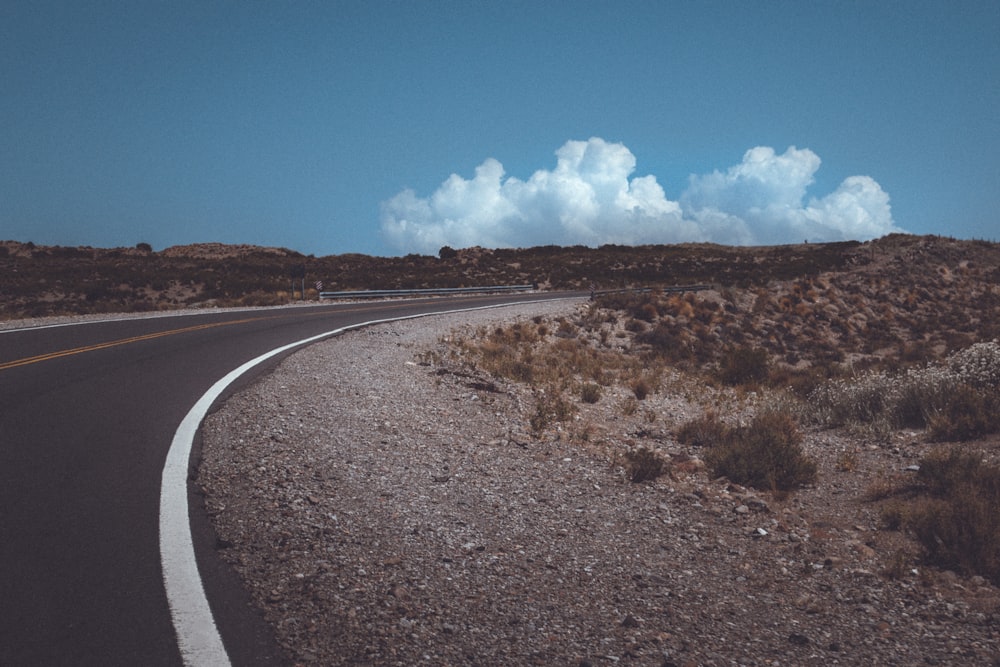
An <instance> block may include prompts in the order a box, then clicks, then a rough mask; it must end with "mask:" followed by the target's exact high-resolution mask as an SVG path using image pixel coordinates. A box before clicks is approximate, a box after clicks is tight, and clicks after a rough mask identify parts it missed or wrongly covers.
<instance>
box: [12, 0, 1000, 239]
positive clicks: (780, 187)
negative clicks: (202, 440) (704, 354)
mask: <svg viewBox="0 0 1000 667" xmlns="http://www.w3.org/2000/svg"><path fill="white" fill-rule="evenodd" d="M998 35H1000V3H998V2H995V0H991V1H984V2H973V1H965V2H963V1H961V0H960V1H957V2H947V3H946V2H919V1H911V2H817V3H811V2H809V3H806V2H798V1H796V2H712V1H705V2H665V1H664V2H588V1H579V2H519V1H508V2H502V3H494V2H490V3H487V2H445V1H440V2H437V1H435V2H421V1H417V0H414V1H409V2H379V1H372V0H368V1H365V2H334V1H328V2H315V3H313V2H305V1H298V2H277V1H276V2H248V1H244V2H221V1H219V2H212V1H207V2H206V1H200V2H183V1H180V0H178V1H170V2H153V1H151V0H132V1H128V2H86V1H84V2H79V1H76V0H73V1H69V2H45V1H31V2H20V1H18V0H7V2H4V3H2V4H0V72H2V76H0V239H13V240H20V241H33V242H35V243H38V244H46V245H92V246H105V247H113V246H132V245H135V244H136V243H139V242H147V243H151V244H152V245H153V247H154V248H156V249H161V248H163V247H166V246H170V245H175V244H184V243H194V242H205V241H221V242H226V243H253V244H260V245H274V246H284V247H289V248H293V249H296V250H299V251H301V252H305V253H311V254H316V255H328V254H339V253H346V252H361V253H367V254H376V255H396V254H405V253H408V252H420V253H425V254H434V253H436V252H437V249H438V248H439V247H440V246H441V245H452V246H453V247H460V246H463V245H484V246H515V247H517V246H528V245H537V244H544V243H558V244H572V243H582V244H587V245H599V244H601V243H606V242H612V243H645V242H664V243H671V242H678V241H715V242H722V243H750V244H756V243H783V242H788V243H797V242H801V241H802V240H804V239H809V240H815V241H821V240H835V239H838V238H862V239H863V238H872V237H876V236H880V235H882V234H884V233H886V232H890V231H899V230H905V231H907V232H912V233H918V234H926V233H934V234H945V235H953V236H957V237H960V238H987V239H993V240H1000V234H998V231H1000V224H998V223H1000V218H998V215H997V212H998V210H1000V187H998V186H1000V122H998V120H997V116H996V114H997V109H1000V39H998V38H997V36H998Z"/></svg>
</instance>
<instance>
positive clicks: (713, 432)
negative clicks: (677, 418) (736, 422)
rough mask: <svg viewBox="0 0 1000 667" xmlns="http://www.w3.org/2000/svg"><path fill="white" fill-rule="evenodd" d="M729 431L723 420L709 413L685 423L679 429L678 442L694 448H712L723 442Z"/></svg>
mask: <svg viewBox="0 0 1000 667" xmlns="http://www.w3.org/2000/svg"><path fill="white" fill-rule="evenodd" d="M728 431H729V429H728V428H727V427H726V425H725V424H723V423H722V420H720V419H719V418H718V416H717V415H716V414H715V413H714V412H712V411H709V412H706V413H705V414H703V415H702V416H700V417H696V418H695V419H692V420H691V421H689V422H685V423H684V424H683V425H682V426H681V427H680V428H679V429H677V441H678V442H679V443H681V444H682V445H691V446H693V447H711V446H712V445H715V444H716V443H719V442H722V441H723V440H724V439H725V438H726V436H727V434H728Z"/></svg>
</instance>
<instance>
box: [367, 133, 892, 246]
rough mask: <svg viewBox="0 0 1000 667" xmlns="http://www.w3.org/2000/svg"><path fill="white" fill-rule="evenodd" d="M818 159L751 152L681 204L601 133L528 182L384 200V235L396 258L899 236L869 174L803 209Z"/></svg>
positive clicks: (694, 182) (475, 182) (447, 185)
mask: <svg viewBox="0 0 1000 667" xmlns="http://www.w3.org/2000/svg"><path fill="white" fill-rule="evenodd" d="M819 166H820V159H819V156H817V155H816V154H815V153H813V152H812V151H810V150H809V149H802V150H799V149H797V148H795V147H794V146H793V147H791V148H789V149H788V150H786V151H785V153H784V154H782V155H777V154H776V153H775V151H774V149H772V148H769V147H763V146H762V147H757V148H752V149H750V150H749V151H747V152H746V154H744V156H743V160H742V162H741V163H740V164H738V165H735V166H733V167H730V168H729V169H727V170H726V171H725V172H719V171H715V172H713V173H711V174H706V175H701V176H692V177H691V178H690V180H689V183H688V187H687V189H686V190H684V192H683V193H682V194H681V196H680V199H679V201H671V200H670V199H668V198H667V196H666V194H665V193H664V190H663V188H662V187H661V186H660V184H659V183H658V182H657V180H656V177H655V176H652V175H646V176H638V177H633V174H634V172H635V169H636V159H635V156H634V155H633V154H632V152H631V151H630V150H629V149H628V148H626V147H625V146H624V145H622V144H620V143H609V142H607V141H604V140H603V139H600V138H598V137H593V138H591V139H589V140H587V141H568V142H566V143H565V144H564V145H563V146H562V147H561V148H559V150H557V151H556V166H555V168H554V169H551V170H546V169H540V170H538V171H536V172H535V173H534V174H532V175H531V177H530V178H529V179H528V180H520V179H518V178H516V177H514V176H507V175H506V174H505V172H504V168H503V165H502V164H500V162H498V161H497V160H495V159H493V158H489V159H487V160H486V161H484V162H483V163H482V164H481V165H479V167H477V168H476V173H475V176H473V178H471V179H465V178H463V177H461V176H459V175H457V174H452V175H451V176H450V177H448V179H447V180H445V181H444V182H443V183H442V184H441V185H440V186H439V187H438V189H437V190H436V191H435V192H434V193H433V194H431V195H430V196H429V197H426V198H424V197H420V196H418V195H417V194H416V193H415V192H413V191H412V190H403V191H402V192H400V193H399V194H397V195H396V196H395V197H393V198H392V199H389V200H388V201H385V202H382V205H381V227H382V234H383V236H384V238H385V239H386V241H387V243H388V244H389V245H391V246H392V247H393V248H395V249H396V250H397V251H400V252H420V253H425V254H434V253H436V252H437V251H438V249H440V248H441V247H442V246H446V245H448V246H452V247H456V248H462V247H468V246H473V245H479V246H485V247H490V248H501V247H529V246H536V245H548V244H555V245H588V246H597V245H601V244H605V243H616V244H622V245H638V244H646V243H680V242H684V241H712V242H717V243H724V244H731V245H732V244H738V245H754V244H771V243H792V242H799V241H802V240H803V239H809V240H813V241H836V240H845V239H859V240H863V239H869V238H875V237H878V236H882V235H884V234H887V233H889V232H893V231H901V230H900V229H899V228H897V227H896V226H895V224H894V222H893V220H892V214H891V210H890V207H889V196H888V195H887V194H886V193H885V192H884V191H883V190H882V188H881V187H880V186H879V184H878V183H877V182H875V181H874V180H873V179H871V178H869V177H868V176H851V177H849V178H847V179H845V180H844V182H843V183H842V184H841V185H840V187H838V188H837V190H835V191H834V192H832V193H830V194H828V195H826V196H825V197H823V198H821V199H816V198H811V199H809V200H808V202H807V203H804V200H805V198H806V191H807V189H808V187H809V186H810V185H811V184H812V183H813V175H814V174H815V173H816V170H817V169H819Z"/></svg>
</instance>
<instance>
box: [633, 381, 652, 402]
mask: <svg viewBox="0 0 1000 667" xmlns="http://www.w3.org/2000/svg"><path fill="white" fill-rule="evenodd" d="M631 387H632V393H633V394H635V397H636V398H637V399H638V400H640V401H644V400H646V397H647V396H649V393H650V392H651V391H652V390H653V389H652V387H651V386H650V384H649V380H647V379H646V378H636V379H634V380H632V383H631Z"/></svg>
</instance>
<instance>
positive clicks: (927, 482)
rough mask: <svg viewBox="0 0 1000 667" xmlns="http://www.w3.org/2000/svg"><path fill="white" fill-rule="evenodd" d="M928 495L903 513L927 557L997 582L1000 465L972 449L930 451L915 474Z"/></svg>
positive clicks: (999, 570)
mask: <svg viewBox="0 0 1000 667" xmlns="http://www.w3.org/2000/svg"><path fill="white" fill-rule="evenodd" d="M917 478H918V480H919V482H920V483H921V484H922V485H923V488H924V491H925V492H926V493H927V496H926V497H924V498H921V499H920V500H918V501H916V502H915V503H914V506H913V507H912V508H911V510H910V512H909V513H908V517H907V521H906V524H907V527H908V528H909V529H910V530H912V531H913V533H914V535H915V536H916V537H917V540H918V541H919V542H920V545H921V547H922V548H923V556H924V559H925V561H926V562H928V563H930V564H932V565H937V566H940V567H943V568H947V569H951V570H956V571H958V572H964V573H969V574H979V575H982V576H984V577H986V578H988V579H990V580H991V581H992V582H993V583H994V584H997V585H1000V513H998V512H997V511H996V508H997V507H998V506H1000V468H998V467H996V466H990V465H987V464H985V463H984V462H983V460H982V458H981V457H980V456H978V455H976V454H971V453H967V452H961V451H958V450H952V451H951V452H948V453H943V452H934V453H932V454H930V455H929V456H927V457H926V458H924V459H923V460H922V461H921V462H920V472H919V473H918V476H917Z"/></svg>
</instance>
